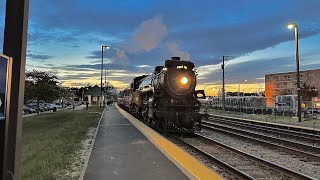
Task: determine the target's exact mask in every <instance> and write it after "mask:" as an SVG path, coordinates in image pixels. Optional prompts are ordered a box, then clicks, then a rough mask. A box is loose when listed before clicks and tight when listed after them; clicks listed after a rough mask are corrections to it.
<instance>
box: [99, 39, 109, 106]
mask: <svg viewBox="0 0 320 180" xmlns="http://www.w3.org/2000/svg"><path fill="white" fill-rule="evenodd" d="M104 48H106V49H109V48H110V46H107V45H102V46H101V84H100V91H101V92H100V99H99V101H100V108H102V91H103V87H102V76H103V49H104Z"/></svg>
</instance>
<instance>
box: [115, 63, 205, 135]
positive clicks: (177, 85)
mask: <svg viewBox="0 0 320 180" xmlns="http://www.w3.org/2000/svg"><path fill="white" fill-rule="evenodd" d="M196 84H197V73H196V72H195V69H194V64H193V63H192V62H190V61H182V60H181V59H180V58H179V57H172V59H170V60H166V61H165V64H164V66H156V67H155V69H154V72H153V73H151V74H149V75H142V76H138V77H135V78H134V79H133V81H132V83H131V84H130V88H128V89H125V90H124V91H123V92H121V94H122V99H123V101H122V103H120V104H121V105H122V106H125V107H127V109H128V110H129V111H131V112H133V113H135V114H136V115H138V116H141V117H142V118H143V120H144V121H145V123H147V124H148V125H151V126H153V127H154V128H156V129H158V130H162V131H171V132H172V131H174V132H191V133H192V132H195V131H198V130H200V122H201V114H200V113H199V110H200V106H201V104H200V101H199V100H198V98H205V95H204V92H203V90H202V91H201V90H200V91H196V90H195V87H196Z"/></svg>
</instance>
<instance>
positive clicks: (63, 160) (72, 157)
mask: <svg viewBox="0 0 320 180" xmlns="http://www.w3.org/2000/svg"><path fill="white" fill-rule="evenodd" d="M99 112H101V110H100V109H99V108H90V109H89V110H85V109H84V110H77V111H59V112H55V113H49V114H42V115H38V116H31V117H26V118H24V119H23V131H22V136H23V148H22V164H21V178H20V179H23V180H24V179H26V180H29V179H30V180H47V179H48V180H50V179H70V177H66V176H67V174H63V173H62V172H68V171H72V164H73V163H74V162H76V160H77V158H79V157H78V156H79V155H77V153H76V152H78V151H80V150H81V148H82V141H83V140H85V139H86V138H87V132H88V130H89V128H90V127H96V125H97V123H98V121H99V118H100V116H101V113H99Z"/></svg>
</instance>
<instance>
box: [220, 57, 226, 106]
mask: <svg viewBox="0 0 320 180" xmlns="http://www.w3.org/2000/svg"><path fill="white" fill-rule="evenodd" d="M224 57H225V56H222V64H221V69H222V111H225V109H226V101H225V99H226V97H225V96H226V94H225V87H224V65H225V62H224Z"/></svg>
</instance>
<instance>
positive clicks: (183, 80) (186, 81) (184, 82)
mask: <svg viewBox="0 0 320 180" xmlns="http://www.w3.org/2000/svg"><path fill="white" fill-rule="evenodd" d="M180 82H181V83H182V84H187V83H188V78H186V77H183V78H181V80H180Z"/></svg>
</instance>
